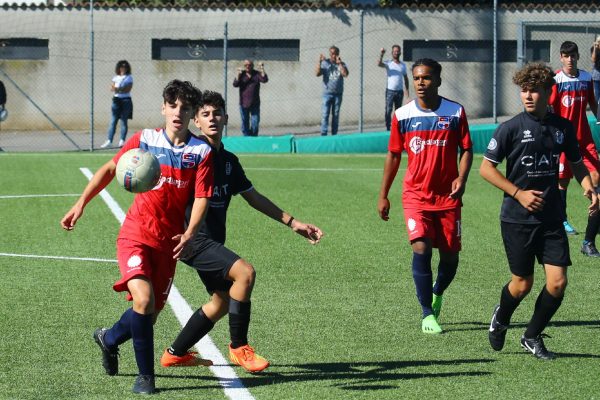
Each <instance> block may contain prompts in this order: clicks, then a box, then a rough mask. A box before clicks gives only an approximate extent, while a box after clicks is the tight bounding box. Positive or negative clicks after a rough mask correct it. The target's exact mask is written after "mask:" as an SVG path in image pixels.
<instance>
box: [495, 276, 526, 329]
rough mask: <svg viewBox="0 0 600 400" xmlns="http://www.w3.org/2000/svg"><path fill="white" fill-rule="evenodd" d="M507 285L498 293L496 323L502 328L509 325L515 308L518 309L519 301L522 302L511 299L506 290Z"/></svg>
mask: <svg viewBox="0 0 600 400" xmlns="http://www.w3.org/2000/svg"><path fill="white" fill-rule="evenodd" d="M508 285H509V284H508V283H507V284H506V285H504V287H503V288H502V292H501V293H500V308H499V309H498V313H497V314H496V321H498V322H499V323H500V324H502V325H504V326H508V325H510V318H511V317H512V315H513V313H514V312H515V310H516V309H517V307H519V304H521V300H523V298H520V299H517V298H515V297H513V296H512V294H510V291H509V290H508Z"/></svg>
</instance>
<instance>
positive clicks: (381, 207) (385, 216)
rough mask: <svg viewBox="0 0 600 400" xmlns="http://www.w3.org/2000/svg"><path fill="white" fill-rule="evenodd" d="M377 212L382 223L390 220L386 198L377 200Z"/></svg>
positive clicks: (388, 202) (388, 204) (388, 203)
mask: <svg viewBox="0 0 600 400" xmlns="http://www.w3.org/2000/svg"><path fill="white" fill-rule="evenodd" d="M377 212H378V213H379V218H381V219H382V220H384V221H388V220H389V219H390V201H389V200H388V199H387V197H386V198H383V199H379V201H378V202H377Z"/></svg>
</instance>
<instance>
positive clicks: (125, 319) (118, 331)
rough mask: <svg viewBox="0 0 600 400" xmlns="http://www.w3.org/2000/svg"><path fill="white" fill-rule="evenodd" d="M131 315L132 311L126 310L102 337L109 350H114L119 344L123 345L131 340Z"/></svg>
mask: <svg viewBox="0 0 600 400" xmlns="http://www.w3.org/2000/svg"><path fill="white" fill-rule="evenodd" d="M132 315H133V309H131V308H129V309H127V310H126V311H125V312H124V313H123V315H121V318H120V319H119V320H118V321H117V322H115V324H114V325H113V326H112V328H110V329H109V330H107V331H106V335H104V343H106V346H107V347H108V348H110V349H113V350H114V349H116V348H117V347H118V346H119V345H120V344H122V343H125V342H126V341H128V340H129V339H131V316H132Z"/></svg>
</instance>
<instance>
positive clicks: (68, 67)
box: [0, 8, 599, 134]
mask: <svg viewBox="0 0 600 400" xmlns="http://www.w3.org/2000/svg"><path fill="white" fill-rule="evenodd" d="M521 20H528V21H530V20H531V21H548V20H552V21H577V23H578V24H581V23H582V22H583V25H586V21H587V23H589V26H591V27H592V28H593V29H589V27H588V28H582V29H580V30H578V31H577V32H573V31H572V30H568V29H567V30H566V31H565V30H564V29H555V30H554V31H549V30H548V29H546V30H541V31H535V32H533V33H531V35H530V37H531V39H536V40H551V42H552V60H551V63H552V66H553V67H556V68H557V67H558V54H557V52H558V50H557V49H558V46H559V45H560V43H561V42H562V41H563V40H566V39H569V40H574V41H576V42H578V43H579V44H580V46H581V53H582V59H581V67H582V68H589V67H590V61H589V45H590V44H591V42H592V41H593V40H594V36H595V33H594V32H595V31H594V29H596V28H597V27H598V22H596V21H598V20H599V18H598V15H597V14H596V13H592V12H581V11H580V12H577V11H573V12H566V11H559V12H550V11H507V10H502V11H500V13H499V14H498V28H499V29H498V33H499V39H500V40H515V39H516V38H517V29H518V27H519V22H520V21H521ZM0 26H2V32H1V33H0V46H1V45H2V40H4V41H6V40H10V39H11V38H23V37H31V38H45V39H49V50H50V51H49V54H50V56H49V59H48V60H40V61H26V60H2V59H0V79H2V80H4V81H5V84H6V86H7V89H8V95H9V101H8V104H7V107H8V109H9V110H10V118H9V120H7V121H6V122H5V123H4V124H3V128H4V129H27V130H30V129H45V128H47V127H48V125H49V122H48V119H47V118H45V117H44V116H43V114H42V112H40V111H39V110H38V107H39V108H40V109H42V110H43V112H44V113H46V114H47V115H48V116H49V117H50V118H51V119H52V120H54V121H55V122H56V123H57V124H58V125H59V126H61V127H62V128H63V129H70V130H87V129H89V125H90V121H91V118H90V115H92V111H93V120H94V127H95V129H97V130H104V129H105V128H106V125H107V123H108V120H109V118H110V111H109V110H110V97H111V93H110V91H109V87H110V79H111V77H112V75H113V73H114V66H115V63H116V62H117V61H118V60H120V59H127V60H128V61H129V62H130V63H131V65H132V68H133V76H134V81H135V83H134V88H133V91H132V96H133V102H134V119H133V121H132V122H131V127H132V129H137V128H140V127H144V126H154V125H160V124H161V122H162V117H161V116H160V104H161V101H162V99H161V93H162V88H163V87H164V85H165V84H166V83H167V82H168V81H169V80H171V79H174V78H178V79H184V80H190V81H192V82H194V83H196V84H197V85H198V86H199V87H200V88H202V89H212V90H217V91H221V92H225V91H226V92H227V93H226V94H227V98H228V101H227V106H228V112H229V114H230V116H231V117H230V130H231V131H233V132H235V131H237V128H238V126H239V115H238V110H237V108H238V106H237V102H238V94H237V92H236V89H235V88H233V87H232V85H231V83H232V81H233V78H234V75H235V70H236V68H237V67H238V66H240V65H241V60H230V61H229V62H228V63H227V77H226V78H225V66H224V63H223V62H222V60H218V61H206V60H202V59H198V60H186V61H159V60H152V53H151V41H152V39H190V40H201V39H222V38H223V37H224V32H225V29H227V34H228V38H229V39H230V40H231V39H242V38H249V39H252V38H254V39H280V38H290V39H299V40H300V49H299V50H300V51H299V60H298V61H293V62H291V61H265V68H266V71H267V73H268V74H269V78H270V81H269V83H267V84H265V85H263V86H262V89H261V94H262V96H261V98H262V106H261V108H262V110H261V126H262V127H263V128H264V129H265V131H277V130H280V131H281V132H280V133H286V132H290V131H292V132H294V129H297V130H302V129H304V130H306V131H311V130H317V128H318V125H319V120H320V105H321V78H317V77H315V75H314V69H315V66H316V64H317V61H318V58H319V54H320V53H323V54H327V50H328V47H329V46H330V45H332V44H335V45H337V46H338V47H339V48H340V50H341V57H342V59H343V60H344V61H345V62H346V63H347V65H348V68H349V71H350V76H349V77H348V78H347V79H346V83H345V94H344V100H343V104H342V112H341V125H342V126H344V127H347V128H348V129H354V130H356V127H358V124H359V123H360V122H361V121H360V117H359V116H360V115H361V99H362V113H363V119H362V123H363V124H364V125H365V126H368V127H374V128H376V127H378V126H383V96H384V89H385V71H384V70H383V69H381V68H379V67H377V65H376V61H377V57H378V54H379V49H380V48H381V47H385V48H386V49H387V54H386V56H388V55H389V54H390V52H391V46H392V44H394V43H399V44H403V43H404V41H406V40H448V41H449V42H451V41H452V40H489V41H491V40H492V39H493V13H492V11H491V10H488V9H486V10H481V9H461V10H418V9H407V10H383V9H369V10H365V11H362V12H361V11H359V10H343V9H331V10H265V9H254V10H217V9H214V10H174V9H171V10H156V9H155V10H148V9H146V10H141V9H117V10H113V9H100V10H95V11H94V13H93V31H94V34H93V37H92V35H91V34H90V31H91V26H92V18H90V12H89V11H88V10H74V9H71V10H66V9H65V10H60V9H58V8H53V9H22V8H19V9H13V8H9V9H6V8H5V9H3V10H2V12H0ZM226 26H227V28H225V27H226ZM92 41H93V44H94V47H93V49H94V52H93V54H92V52H91V45H90V44H91V43H92ZM361 43H362V44H363V45H364V46H363V47H362V51H361ZM255 58H256V61H261V60H260V49H257V50H256V57H255ZM92 60H93V62H92ZM439 61H442V65H443V72H442V79H443V83H442V87H441V88H440V93H441V94H442V95H444V96H447V97H449V98H451V99H454V100H457V101H459V102H460V103H462V104H463V105H464V106H465V108H466V110H467V114H468V115H469V117H470V118H471V119H473V118H486V117H491V116H492V105H493V96H492V95H493V93H494V87H493V81H492V78H493V64H492V62H491V61H492V60H489V62H447V61H446V60H439ZM92 64H93V76H94V79H93V84H92V79H91V76H92ZM407 64H408V65H409V66H410V64H411V62H410V61H407ZM515 67H516V62H504V63H500V64H499V66H498V70H497V71H498V85H497V87H496V93H497V107H498V108H497V112H498V115H500V116H502V115H509V114H513V113H516V112H518V111H519V110H520V108H521V107H520V105H519V103H518V98H517V95H516V89H515V88H514V87H513V85H512V83H511V76H512V73H513V72H514V70H515ZM2 71H4V73H6V74H7V75H8V77H9V78H10V80H12V81H13V82H14V83H15V84H16V86H18V88H17V87H16V86H15V85H13V84H12V83H11V82H10V81H9V82H7V80H8V78H7V77H6V76H3V74H2ZM361 75H362V78H363V82H364V83H363V86H362V87H363V90H362V91H361V79H360V78H361ZM92 89H93V107H92V100H91V99H92ZM411 92H412V87H411ZM36 106H37V107H36ZM234 134H235V133H234Z"/></svg>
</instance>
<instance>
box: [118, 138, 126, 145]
mask: <svg viewBox="0 0 600 400" xmlns="http://www.w3.org/2000/svg"><path fill="white" fill-rule="evenodd" d="M124 144H125V141H124V140H123V139H121V140H119V147H123V145H124Z"/></svg>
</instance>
